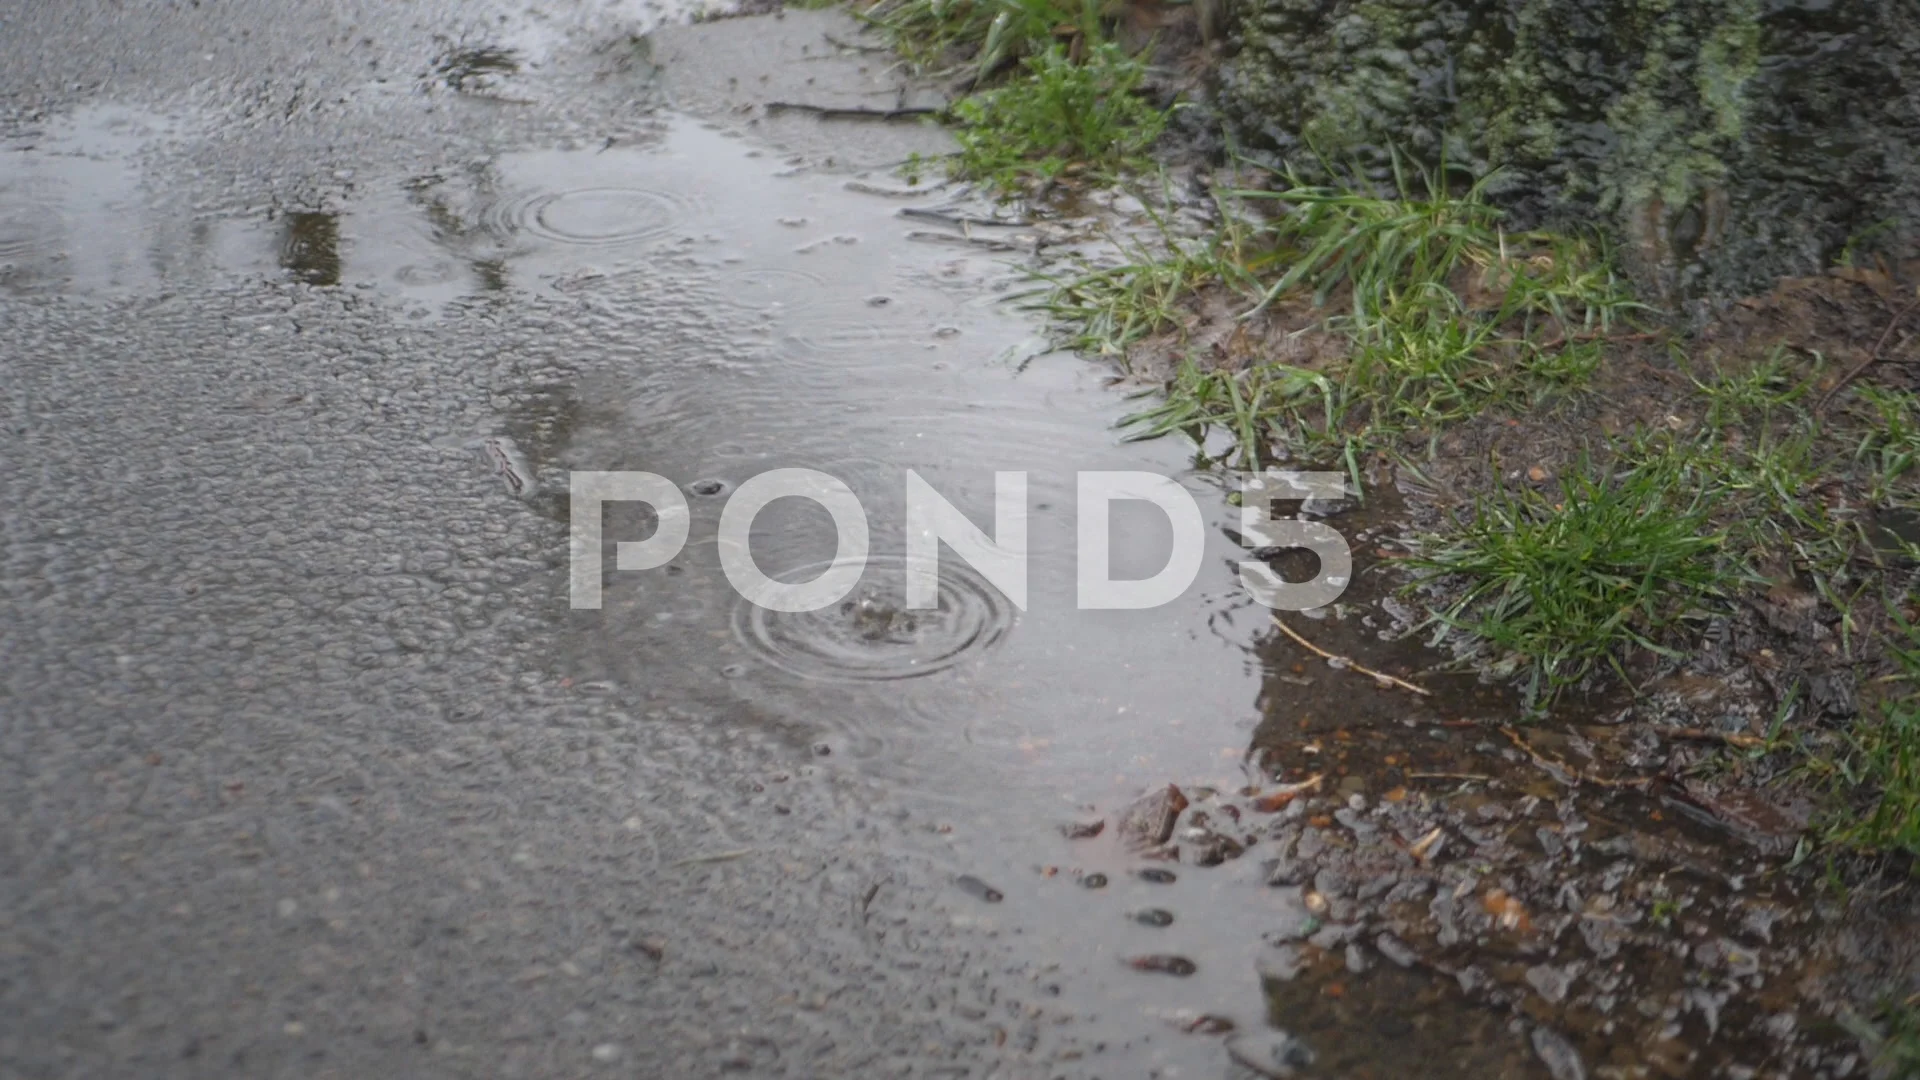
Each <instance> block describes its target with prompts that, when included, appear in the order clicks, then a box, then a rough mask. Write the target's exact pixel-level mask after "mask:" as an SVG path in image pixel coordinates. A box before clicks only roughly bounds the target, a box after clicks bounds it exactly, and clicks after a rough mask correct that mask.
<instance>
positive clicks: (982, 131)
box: [953, 43, 1167, 191]
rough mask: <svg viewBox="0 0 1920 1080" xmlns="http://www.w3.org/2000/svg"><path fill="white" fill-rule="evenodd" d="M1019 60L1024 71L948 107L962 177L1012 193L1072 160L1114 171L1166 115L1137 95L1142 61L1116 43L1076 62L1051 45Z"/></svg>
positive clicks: (1135, 162)
mask: <svg viewBox="0 0 1920 1080" xmlns="http://www.w3.org/2000/svg"><path fill="white" fill-rule="evenodd" d="M1023 66H1024V68H1025V73H1024V74H1025V76H1026V77H1024V78H1020V79H1015V80H1013V81H1011V82H1008V83H1007V84H1005V85H1003V86H999V87H996V88H994V89H992V90H987V91H983V92H981V93H978V94H975V95H973V96H972V97H969V98H966V99H964V100H962V101H961V102H960V103H959V104H957V105H955V106H954V109H953V112H954V116H955V117H956V118H957V119H958V120H959V122H960V127H959V128H958V129H957V130H956V131H955V132H954V136H955V138H956V139H958V140H959V143H960V155H959V158H958V161H957V164H958V171H959V173H960V174H961V175H963V176H966V177H968V178H971V179H976V180H984V181H987V182H989V183H992V184H993V185H994V186H996V187H998V188H1000V189H1002V190H1009V191H1011V190H1018V189H1019V188H1020V187H1021V186H1022V185H1023V184H1024V183H1025V182H1026V181H1028V180H1030V179H1040V180H1052V179H1055V178H1057V177H1058V176H1059V175H1060V174H1061V173H1062V172H1064V171H1065V170H1066V168H1067V167H1068V166H1069V165H1073V164H1082V165H1086V166H1089V167H1091V168H1093V169H1095V170H1098V171H1102V172H1117V171H1120V170H1124V169H1127V168H1131V167H1138V166H1139V165H1140V164H1141V156H1142V155H1143V154H1145V153H1146V151H1147V149H1148V148H1149V147H1151V146H1152V145H1153V143H1154V141H1155V140H1157V139H1159V138H1160V133H1161V131H1162V130H1164V129H1165V127H1166V122H1167V114H1166V113H1165V112H1164V111H1162V110H1159V109H1156V108H1154V107H1153V106H1152V105H1149V104H1147V102H1145V101H1144V100H1142V99H1141V98H1140V97H1139V95H1138V93H1137V91H1138V90H1139V89H1140V84H1141V81H1142V80H1143V79H1145V78H1146V71H1147V69H1146V65H1145V64H1143V63H1141V62H1140V61H1139V60H1138V59H1136V58H1134V57H1132V56H1129V55H1128V54H1127V53H1126V51H1125V50H1123V49H1121V48H1120V46H1118V45H1114V44H1111V43H1109V44H1105V45H1099V46H1096V47H1094V48H1092V49H1090V50H1088V51H1087V56H1086V58H1085V60H1084V62H1081V63H1075V62H1074V61H1073V60H1072V59H1070V58H1069V57H1068V55H1067V52H1066V50H1065V49H1063V48H1061V47H1060V46H1058V45H1054V46H1051V47H1049V48H1048V49H1047V50H1046V51H1044V52H1041V53H1039V54H1037V55H1034V56H1029V57H1028V58H1027V59H1026V60H1025V61H1024V62H1023Z"/></svg>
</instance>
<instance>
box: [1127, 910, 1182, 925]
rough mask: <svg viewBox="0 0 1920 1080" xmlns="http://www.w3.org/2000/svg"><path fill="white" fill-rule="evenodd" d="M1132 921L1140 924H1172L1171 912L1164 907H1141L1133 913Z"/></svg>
mask: <svg viewBox="0 0 1920 1080" xmlns="http://www.w3.org/2000/svg"><path fill="white" fill-rule="evenodd" d="M1133 921H1134V922H1137V923H1139V924H1140V925H1141V926H1172V925H1173V912H1171V911H1168V910H1167V909H1166V908H1157V907H1150V908H1143V909H1141V910H1139V911H1136V912H1134V913H1133Z"/></svg>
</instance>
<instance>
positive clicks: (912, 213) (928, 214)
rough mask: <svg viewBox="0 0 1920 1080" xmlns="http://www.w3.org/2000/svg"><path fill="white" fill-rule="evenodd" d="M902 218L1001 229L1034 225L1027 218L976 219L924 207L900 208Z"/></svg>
mask: <svg viewBox="0 0 1920 1080" xmlns="http://www.w3.org/2000/svg"><path fill="white" fill-rule="evenodd" d="M900 216H901V217H909V218H921V219H923V220H926V221H938V222H941V223H942V224H946V225H961V226H965V225H991V226H993V227H995V228H999V229H1025V228H1030V227H1031V226H1032V225H1033V222H1031V221H1029V220H1027V219H1026V218H1011V219H1002V218H986V217H974V216H972V215H971V214H957V213H954V212H953V211H951V210H933V209H929V208H927V207H924V206H903V207H901V208H900Z"/></svg>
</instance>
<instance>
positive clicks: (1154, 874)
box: [1133, 866, 1179, 885]
mask: <svg viewBox="0 0 1920 1080" xmlns="http://www.w3.org/2000/svg"><path fill="white" fill-rule="evenodd" d="M1133 874H1134V876H1135V877H1137V878H1139V879H1140V880H1141V881H1146V882H1151V883H1152V884H1155V885H1171V884H1173V883H1174V882H1175V881H1177V880H1179V878H1178V876H1177V875H1176V874H1174V872H1173V871H1171V870H1161V869H1159V868H1157V867H1152V866H1149V867H1147V868H1146V869H1144V870H1135V871H1134V872H1133Z"/></svg>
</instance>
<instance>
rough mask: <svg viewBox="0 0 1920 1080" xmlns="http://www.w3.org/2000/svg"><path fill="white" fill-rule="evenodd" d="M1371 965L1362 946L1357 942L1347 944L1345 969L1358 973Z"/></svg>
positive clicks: (1361, 972)
mask: <svg viewBox="0 0 1920 1080" xmlns="http://www.w3.org/2000/svg"><path fill="white" fill-rule="evenodd" d="M1372 966H1373V962H1372V961H1370V960H1368V959H1367V950H1366V949H1365V948H1364V947H1363V946H1361V945H1359V944H1357V943H1353V944H1349V945H1348V946H1347V970H1348V971H1349V972H1352V973H1353V974H1355V975H1360V974H1363V973H1364V972H1365V971H1366V970H1367V969H1368V968H1370V967H1372Z"/></svg>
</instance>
